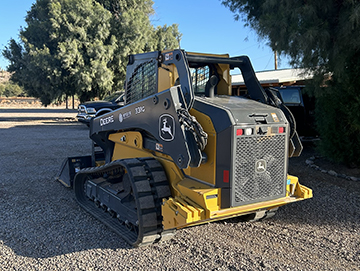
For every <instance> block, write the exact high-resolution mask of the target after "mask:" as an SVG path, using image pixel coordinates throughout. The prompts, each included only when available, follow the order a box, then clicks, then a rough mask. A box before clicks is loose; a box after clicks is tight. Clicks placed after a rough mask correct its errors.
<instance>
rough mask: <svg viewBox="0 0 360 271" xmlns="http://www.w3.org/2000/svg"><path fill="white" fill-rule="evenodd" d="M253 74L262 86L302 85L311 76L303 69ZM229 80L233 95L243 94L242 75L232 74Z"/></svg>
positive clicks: (243, 83)
mask: <svg viewBox="0 0 360 271" xmlns="http://www.w3.org/2000/svg"><path fill="white" fill-rule="evenodd" d="M255 74H256V77H257V78H258V80H259V82H260V84H261V85H262V86H263V87H283V86H304V85H305V81H306V80H309V79H311V78H312V74H311V73H309V72H306V71H305V70H304V69H281V70H272V71H262V72H256V73H255ZM231 80H232V83H231V85H232V93H233V95H237V96H242V95H245V94H246V92H247V90H246V86H245V82H244V79H243V77H242V75H241V74H236V75H232V79H231Z"/></svg>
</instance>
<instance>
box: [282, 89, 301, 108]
mask: <svg viewBox="0 0 360 271" xmlns="http://www.w3.org/2000/svg"><path fill="white" fill-rule="evenodd" d="M299 90H300V89H299V88H284V89H281V88H280V89H279V92H280V94H281V97H282V99H283V102H284V103H285V104H299V103H301V98H300V91H299Z"/></svg>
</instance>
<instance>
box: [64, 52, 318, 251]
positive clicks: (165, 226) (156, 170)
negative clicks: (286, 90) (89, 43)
mask: <svg viewBox="0 0 360 271" xmlns="http://www.w3.org/2000/svg"><path fill="white" fill-rule="evenodd" d="M234 68H239V69H240V70H241V73H242V75H243V77H244V81H245V83H246V86H247V89H248V93H249V96H248V97H247V98H241V97H236V96H232V95H231V76H230V70H231V69H234ZM125 89H126V94H125V95H126V102H125V103H126V104H125V106H124V107H122V108H120V109H117V110H116V111H113V112H110V113H108V114H106V115H102V116H100V117H97V118H95V119H93V120H92V122H91V124H90V138H91V140H92V142H93V148H92V154H91V155H89V156H83V157H69V158H67V159H66V160H65V161H64V163H63V166H62V169H61V171H60V174H59V177H58V179H59V181H61V182H62V183H63V184H64V185H66V186H68V187H73V188H74V190H75V196H76V199H77V201H78V202H79V204H80V205H81V206H82V207H83V208H84V209H85V210H87V211H88V212H90V213H91V214H92V215H94V216H95V217H96V218H98V219H99V220H101V221H102V222H104V223H105V224H106V225H108V226H109V227H110V228H112V229H113V230H114V231H115V232H117V233H118V234H119V235H120V236H121V237H122V238H124V239H125V240H126V241H127V242H128V243H130V244H131V245H133V246H140V245H147V244H151V243H154V242H158V241H160V240H162V239H168V238H170V237H172V235H173V234H174V231H175V230H176V229H181V228H184V227H188V226H193V225H197V224H201V223H206V222H209V221H215V220H221V219H227V218H231V217H235V216H243V218H244V219H246V220H260V219H264V218H267V217H271V216H273V215H274V214H275V212H276V210H277V209H278V207H280V206H282V205H285V204H287V203H290V202H295V201H299V200H303V199H307V198H311V197H312V190H311V189H309V188H307V187H305V186H303V185H300V184H299V182H298V179H297V178H296V177H294V176H290V175H288V174H287V168H288V158H289V157H291V156H297V155H299V154H300V153H301V150H302V146H301V143H300V141H299V138H298V136H297V133H296V130H295V121H294V119H293V117H292V115H291V113H290V112H289V110H288V109H287V108H286V107H285V106H284V105H283V104H282V102H281V100H280V99H279V98H278V95H277V93H276V90H275V89H268V90H264V89H263V88H262V87H261V85H260V83H259V82H258V80H257V78H256V76H255V73H254V70H253V68H252V66H251V64H250V61H249V59H248V57H246V56H240V57H233V58H229V56H228V55H209V54H199V53H190V52H185V51H182V50H173V51H163V52H151V53H144V54H138V55H130V56H129V63H128V65H127V75H126V84H125Z"/></svg>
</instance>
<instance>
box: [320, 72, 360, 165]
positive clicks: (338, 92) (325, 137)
mask: <svg viewBox="0 0 360 271" xmlns="http://www.w3.org/2000/svg"><path fill="white" fill-rule="evenodd" d="M354 80H357V77H354V78H350V77H349V78H344V77H343V78H341V80H340V79H338V78H336V77H335V76H333V78H332V79H331V81H329V82H327V87H325V88H322V90H321V92H320V91H319V92H318V95H316V96H317V97H316V122H317V129H318V131H319V133H320V137H321V143H320V146H319V147H320V151H321V152H322V153H323V154H324V155H326V156H327V157H329V158H330V159H331V160H333V161H336V162H344V163H346V164H347V165H360V136H359V135H360V92H359V90H358V89H357V88H355V87H353V86H354V84H353V82H349V81H354ZM359 83H360V82H359Z"/></svg>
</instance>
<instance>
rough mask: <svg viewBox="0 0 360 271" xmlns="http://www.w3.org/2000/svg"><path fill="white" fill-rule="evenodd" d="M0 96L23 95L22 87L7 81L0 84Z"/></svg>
mask: <svg viewBox="0 0 360 271" xmlns="http://www.w3.org/2000/svg"><path fill="white" fill-rule="evenodd" d="M0 96H6V97H18V96H25V92H24V89H23V88H22V87H20V86H19V85H18V84H15V83H13V82H8V83H5V84H0Z"/></svg>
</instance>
